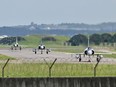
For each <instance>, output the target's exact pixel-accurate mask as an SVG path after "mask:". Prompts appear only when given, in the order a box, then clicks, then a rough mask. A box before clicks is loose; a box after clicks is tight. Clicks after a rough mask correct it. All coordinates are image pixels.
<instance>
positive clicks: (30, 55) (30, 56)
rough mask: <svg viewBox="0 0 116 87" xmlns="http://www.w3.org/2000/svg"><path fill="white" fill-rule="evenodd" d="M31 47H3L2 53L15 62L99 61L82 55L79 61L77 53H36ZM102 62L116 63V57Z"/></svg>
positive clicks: (0, 52) (0, 51)
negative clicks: (14, 48) (12, 58)
mask: <svg viewBox="0 0 116 87" xmlns="http://www.w3.org/2000/svg"><path fill="white" fill-rule="evenodd" d="M32 50H33V49H31V48H25V49H23V50H21V51H19V50H13V51H11V50H8V49H1V50H0V54H3V55H7V56H11V57H14V58H16V60H12V61H13V62H15V63H18V62H35V63H36V62H45V60H46V61H47V62H53V61H54V60H55V59H57V61H56V62H57V63H97V61H96V57H91V62H87V61H88V57H82V62H79V60H78V59H77V58H76V57H75V56H76V54H74V53H65V52H54V51H51V52H50V53H49V54H46V52H43V54H40V52H37V54H35V53H34V52H33V51H32ZM100 63H103V64H116V59H114V58H102V59H101V61H100Z"/></svg>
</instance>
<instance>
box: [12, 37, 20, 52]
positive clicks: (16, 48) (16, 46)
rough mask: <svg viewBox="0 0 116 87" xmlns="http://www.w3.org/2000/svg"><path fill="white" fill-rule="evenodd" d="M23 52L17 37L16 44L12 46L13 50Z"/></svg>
mask: <svg viewBox="0 0 116 87" xmlns="http://www.w3.org/2000/svg"><path fill="white" fill-rule="evenodd" d="M18 49H19V50H21V49H22V48H21V46H19V44H18V39H17V37H16V41H15V43H14V44H13V45H12V46H11V50H18Z"/></svg>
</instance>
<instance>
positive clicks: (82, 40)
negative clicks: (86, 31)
mask: <svg viewBox="0 0 116 87" xmlns="http://www.w3.org/2000/svg"><path fill="white" fill-rule="evenodd" d="M69 42H70V43H71V44H72V45H73V46H78V45H80V44H87V37H86V36H84V35H82V34H78V35H75V36H73V37H72V38H71V39H70V40H69Z"/></svg>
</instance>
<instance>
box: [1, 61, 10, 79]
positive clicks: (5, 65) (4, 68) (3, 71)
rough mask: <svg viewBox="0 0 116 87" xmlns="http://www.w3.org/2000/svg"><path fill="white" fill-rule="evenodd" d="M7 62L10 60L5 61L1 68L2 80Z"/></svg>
mask: <svg viewBox="0 0 116 87" xmlns="http://www.w3.org/2000/svg"><path fill="white" fill-rule="evenodd" d="M9 60H10V59H8V60H7V61H6V63H5V64H4V66H3V67H2V78H4V69H5V67H6V65H7V64H8V62H9Z"/></svg>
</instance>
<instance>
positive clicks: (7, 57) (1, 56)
mask: <svg viewBox="0 0 116 87" xmlns="http://www.w3.org/2000/svg"><path fill="white" fill-rule="evenodd" d="M7 59H11V60H14V59H15V58H13V57H9V56H6V55H3V54H0V60H7Z"/></svg>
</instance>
